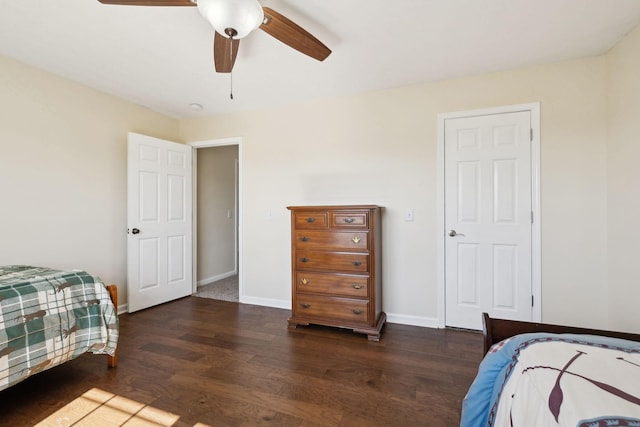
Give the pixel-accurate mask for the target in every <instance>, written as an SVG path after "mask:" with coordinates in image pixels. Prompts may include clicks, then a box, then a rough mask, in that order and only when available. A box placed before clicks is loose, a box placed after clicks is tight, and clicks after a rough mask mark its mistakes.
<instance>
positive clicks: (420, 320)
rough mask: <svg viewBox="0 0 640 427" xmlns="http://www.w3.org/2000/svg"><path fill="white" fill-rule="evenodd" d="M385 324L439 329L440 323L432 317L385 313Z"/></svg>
mask: <svg viewBox="0 0 640 427" xmlns="http://www.w3.org/2000/svg"><path fill="white" fill-rule="evenodd" d="M387 322H389V323H398V324H400V325H410V326H422V327H425V328H436V329H437V328H439V325H440V321H439V320H438V319H437V318H433V317H421V316H409V315H406V314H394V313H387Z"/></svg>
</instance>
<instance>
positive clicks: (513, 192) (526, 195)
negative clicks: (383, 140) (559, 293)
mask: <svg viewBox="0 0 640 427" xmlns="http://www.w3.org/2000/svg"><path fill="white" fill-rule="evenodd" d="M531 129H532V125H531V112H530V111H520V112H512V113H502V114H491V115H485V116H475V117H461V118H451V119H447V120H445V123H444V132H445V134H444V153H445V154H444V155H445V160H444V162H445V163H444V165H445V166H444V167H445V172H444V174H445V207H444V209H445V233H446V234H445V237H444V238H445V299H446V303H445V319H446V320H445V322H446V325H447V326H454V327H460V328H468V329H481V328H482V312H488V313H489V314H490V315H491V316H492V317H499V318H504V319H516V320H531V319H532V276H531V273H532V246H531V245H532V198H531V196H532V188H531V185H532V178H531V132H532V131H531Z"/></svg>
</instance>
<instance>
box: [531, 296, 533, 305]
mask: <svg viewBox="0 0 640 427" xmlns="http://www.w3.org/2000/svg"><path fill="white" fill-rule="evenodd" d="M531 307H533V295H531Z"/></svg>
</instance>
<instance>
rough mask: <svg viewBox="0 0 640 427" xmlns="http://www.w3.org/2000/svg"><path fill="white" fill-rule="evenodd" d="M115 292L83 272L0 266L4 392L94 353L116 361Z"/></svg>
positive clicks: (1, 380) (0, 349)
mask: <svg viewBox="0 0 640 427" xmlns="http://www.w3.org/2000/svg"><path fill="white" fill-rule="evenodd" d="M116 307H117V287H116V286H115V285H109V286H105V285H104V284H103V283H102V281H101V280H100V279H99V278H98V277H95V276H92V275H90V274H89V273H87V272H85V271H79V270H73V271H60V270H54V269H51V268H47V267H33V266H25V265H9V266H0V390H4V389H6V388H8V387H10V386H12V385H14V384H16V383H18V382H20V381H23V380H24V379H26V378H28V377H29V376H31V375H34V374H37V373H38V372H41V371H44V370H46V369H49V368H52V367H54V366H57V365H60V364H62V363H64V362H67V361H69V360H72V359H75V358H76V357H78V356H80V355H82V354H84V353H87V352H90V353H96V354H106V355H107V366H109V367H115V366H116V365H117V361H118V358H117V357H118V354H117V342H118V315H117V310H116Z"/></svg>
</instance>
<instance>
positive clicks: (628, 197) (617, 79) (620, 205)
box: [607, 28, 640, 332]
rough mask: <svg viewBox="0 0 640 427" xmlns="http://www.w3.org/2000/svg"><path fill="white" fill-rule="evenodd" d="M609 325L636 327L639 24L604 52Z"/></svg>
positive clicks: (639, 327) (639, 290) (639, 285)
mask: <svg viewBox="0 0 640 427" xmlns="http://www.w3.org/2000/svg"><path fill="white" fill-rule="evenodd" d="M608 84H609V102H608V107H609V109H608V121H609V125H610V126H609V135H608V140H609V144H608V152H607V154H608V156H607V166H608V172H609V174H608V181H607V184H608V187H607V190H608V191H607V194H608V204H607V207H608V214H609V217H608V225H609V227H608V232H609V324H610V326H611V328H612V329H625V330H630V331H635V332H639V331H640V315H639V310H638V301H640V270H639V269H638V265H639V264H638V255H639V254H640V226H639V225H640V224H639V223H640V221H639V219H640V167H638V160H639V159H640V138H639V135H640V28H638V29H636V30H635V31H633V32H632V33H631V34H629V35H628V36H627V37H626V39H625V40H623V41H622V43H620V44H619V45H618V46H616V48H615V49H613V50H612V52H611V53H610V55H609V80H608Z"/></svg>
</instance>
